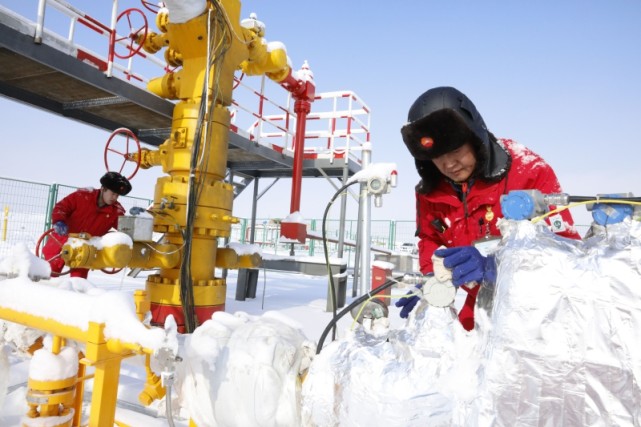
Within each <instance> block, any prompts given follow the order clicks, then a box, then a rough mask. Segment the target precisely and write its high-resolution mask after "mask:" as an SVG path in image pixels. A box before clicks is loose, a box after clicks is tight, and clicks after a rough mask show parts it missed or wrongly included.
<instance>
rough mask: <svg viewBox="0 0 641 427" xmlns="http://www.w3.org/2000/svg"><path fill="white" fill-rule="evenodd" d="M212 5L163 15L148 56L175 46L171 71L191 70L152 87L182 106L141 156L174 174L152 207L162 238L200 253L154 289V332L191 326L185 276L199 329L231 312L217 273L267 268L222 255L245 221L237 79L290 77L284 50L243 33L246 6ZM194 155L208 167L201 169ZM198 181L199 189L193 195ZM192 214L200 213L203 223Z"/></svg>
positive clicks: (226, 0)
mask: <svg viewBox="0 0 641 427" xmlns="http://www.w3.org/2000/svg"><path fill="white" fill-rule="evenodd" d="M207 4H208V8H207V9H206V10H205V12H204V13H203V14H201V15H199V16H197V17H194V18H193V19H191V20H189V21H187V22H185V23H172V22H171V20H170V19H168V18H166V17H165V16H160V15H161V14H163V13H164V12H162V11H161V13H159V16H158V18H157V25H158V28H159V30H160V31H161V34H155V33H152V34H151V35H150V36H149V37H148V38H147V40H145V42H144V44H143V48H144V49H145V50H146V51H148V52H156V51H158V49H159V48H162V47H165V48H166V51H165V58H166V59H167V62H168V64H170V65H173V66H175V65H180V66H182V67H181V68H180V69H179V70H178V71H176V72H172V73H167V74H165V75H164V76H162V77H158V78H156V79H153V80H151V81H150V82H149V84H148V89H149V90H150V91H151V92H153V93H155V94H157V95H158V96H161V97H164V98H168V99H174V100H178V103H177V104H176V106H175V107H174V113H173V120H172V127H171V133H170V136H169V138H168V139H167V140H166V141H165V142H164V143H163V144H162V145H161V146H160V147H159V149H158V150H157V151H149V150H142V152H141V154H140V160H141V166H142V167H151V166H162V168H163V171H164V172H165V173H166V174H167V176H163V177H161V178H159V179H158V181H157V183H156V189H155V193H154V204H153V207H152V208H151V209H150V211H151V212H152V213H153V214H154V231H156V232H158V233H164V234H165V239H166V241H167V242H168V243H169V244H172V245H174V246H177V247H180V248H183V247H184V244H185V241H184V239H185V237H187V238H188V239H189V241H188V244H190V245H191V259H190V261H189V266H183V265H182V263H181V265H175V266H163V267H161V268H160V271H159V273H158V274H156V275H151V276H149V278H148V280H147V284H146V287H147V290H148V293H149V296H150V300H151V311H152V324H156V325H158V324H163V323H164V321H165V318H166V317H167V316H168V315H173V316H174V318H175V319H176V321H177V323H178V327H179V331H181V332H184V331H185V324H186V323H187V322H185V317H184V313H183V299H181V291H180V289H181V281H182V280H183V277H184V276H183V275H182V274H181V272H182V270H181V269H183V268H186V267H188V269H189V279H188V280H190V281H191V283H190V284H185V286H187V285H188V286H190V289H191V290H192V292H191V293H192V294H193V303H194V314H195V317H196V319H195V323H196V326H197V325H198V324H200V323H202V322H204V321H206V320H207V319H209V318H210V317H211V315H212V314H213V312H215V311H218V310H224V307H225V295H226V283H225V279H223V278H219V277H216V276H215V267H224V268H239V267H257V266H258V265H259V264H260V262H261V260H260V257H259V256H253V257H247V256H244V257H233V256H230V255H221V256H218V252H219V251H220V250H221V249H219V248H218V239H219V238H226V237H229V236H230V233H231V225H232V224H234V223H237V222H238V218H236V217H234V216H233V215H232V204H233V187H232V185H231V184H229V183H226V182H224V177H225V175H226V167H227V147H228V133H229V125H230V113H229V109H228V107H229V106H230V105H231V101H232V90H233V83H234V81H233V80H234V72H235V70H237V69H239V68H243V69H246V70H247V71H250V72H251V74H258V73H260V72H267V71H269V72H275V73H276V72H278V71H280V72H282V70H283V68H284V69H286V70H287V71H289V68H288V65H287V56H286V54H285V52H284V50H282V49H279V50H278V51H277V52H274V53H272V54H270V53H268V52H266V49H265V46H264V43H263V40H262V32H259V31H257V30H255V29H249V28H244V27H243V26H241V25H240V2H239V1H238V0H223V1H220V2H216V3H213V2H208V3H207ZM221 8H222V9H224V10H221ZM208 29H209V31H212V32H214V35H213V36H212V34H208ZM208 61H209V62H208ZM241 64H244V65H242V67H241ZM203 103H204V104H206V105H203ZM198 135H200V138H201V139H200V140H196V137H197V136H198ZM197 146H199V147H200V148H199V149H198V150H196V149H195V148H196V147H197ZM194 156H196V158H197V159H199V160H200V161H198V162H195V160H196V159H195V158H194ZM195 163H197V166H196V168H195V169H194V167H193V166H194V164H195ZM193 178H195V183H196V185H195V186H194V188H192V189H190V179H193ZM190 191H197V192H198V196H197V197H196V198H195V199H196V202H195V206H189V205H190V204H191V203H190V201H189V196H190ZM188 209H195V213H194V214H193V219H190V217H189V212H188ZM225 253H226V252H225ZM187 332H190V331H187Z"/></svg>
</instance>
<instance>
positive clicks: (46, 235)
mask: <svg viewBox="0 0 641 427" xmlns="http://www.w3.org/2000/svg"><path fill="white" fill-rule="evenodd" d="M53 231H54V230H53V228H50V229H49V230H47V231H45V232H44V233H42V236H40V238H39V239H38V243H36V256H37V257H38V258H42V259H44V260H45V261H47V262H49V261H53V260H55V259H57V258H60V257H61V255H62V254H57V255H54V256H52V257H50V258H48V259H47V258H45V256H44V254H40V245H42V244H43V243H45V241H46V240H47V239H54V240H55V241H56V242H58V244H59V245H60V247H62V245H63V242H61V241H60V240H59V239H58V238H56V236H54V235H52V234H51V233H53ZM43 247H44V245H43ZM70 271H71V269H70V268H67V269H66V270H65V269H64V268H63V270H62V271H61V272H60V273H57V272H55V271H52V272H51V277H58V276H64V275H65V274H69V272H70Z"/></svg>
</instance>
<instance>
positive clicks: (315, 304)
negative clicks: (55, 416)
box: [0, 269, 407, 427]
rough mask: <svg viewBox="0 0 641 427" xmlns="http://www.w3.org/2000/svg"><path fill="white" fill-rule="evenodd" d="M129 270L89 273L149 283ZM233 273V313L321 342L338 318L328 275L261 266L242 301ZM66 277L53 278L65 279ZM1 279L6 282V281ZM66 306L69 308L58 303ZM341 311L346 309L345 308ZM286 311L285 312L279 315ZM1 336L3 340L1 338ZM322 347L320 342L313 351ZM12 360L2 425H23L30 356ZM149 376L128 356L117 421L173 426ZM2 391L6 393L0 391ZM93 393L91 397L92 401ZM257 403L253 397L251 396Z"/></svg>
mask: <svg viewBox="0 0 641 427" xmlns="http://www.w3.org/2000/svg"><path fill="white" fill-rule="evenodd" d="M127 272H128V271H127V270H126V269H125V270H123V271H122V272H121V273H118V274H115V275H109V274H105V273H103V272H101V271H93V272H91V273H90V275H89V278H88V280H89V282H90V283H91V284H93V285H94V286H95V287H97V288H99V289H101V290H106V291H120V292H125V293H128V294H133V292H134V291H135V290H138V289H144V288H145V277H146V274H145V273H144V272H143V273H142V274H140V275H139V277H137V278H132V277H129V276H127V275H126V273H127ZM228 274H229V275H228V278H227V286H228V288H227V299H226V311H227V312H228V313H236V315H238V316H240V314H239V313H246V314H247V315H249V316H263V315H264V314H266V313H268V314H267V316H268V317H269V316H275V317H277V318H280V320H283V321H284V322H290V323H291V324H292V325H293V326H295V327H296V328H297V329H300V330H301V331H302V333H303V335H304V336H305V338H307V339H308V340H309V341H310V342H311V343H313V345H314V346H315V345H316V344H317V343H318V341H319V338H320V337H321V335H322V333H323V331H324V330H325V328H326V327H327V325H328V323H329V322H330V321H331V319H332V313H331V311H330V312H328V311H327V307H328V305H327V299H326V298H327V290H328V280H327V278H326V277H322V276H310V275H304V274H298V273H288V272H281V271H274V270H260V275H259V278H258V285H257V292H256V298H248V299H246V300H244V301H236V300H235V295H236V279H237V271H235V270H230V271H229V272H228ZM64 280H68V279H65V276H61V277H60V278H58V279H52V281H64ZM0 283H1V282H0ZM347 288H348V289H347V303H346V304H349V303H350V302H351V301H352V300H353V298H351V294H352V278H351V277H350V278H349V281H348V286H347ZM406 292H407V290H405V289H399V290H394V291H393V293H395V294H396V293H399V294H405V293H406ZM57 309H59V310H61V311H65V310H68V309H69V307H58V308H57ZM339 311H340V309H339ZM390 312H391V316H390V318H391V323H392V324H393V325H396V326H400V325H402V324H403V323H404V321H403V319H401V318H400V317H399V316H398V312H399V309H398V308H396V307H395V306H394V305H393V304H391V306H390ZM279 316H280V317H279ZM355 326H356V324H355V322H354V320H353V318H352V317H351V316H350V315H346V316H344V317H343V318H342V319H341V320H340V321H339V323H338V328H337V333H338V335H337V338H338V339H340V337H342V336H344V335H345V334H346V333H348V332H349V331H350V330H352V329H354V328H355ZM0 341H1V340H0ZM331 341H332V336H331V334H329V335H328V337H327V338H326V339H325V343H324V344H325V345H328V344H329V343H330V342H331ZM315 349H316V348H315V347H314V348H313V350H315ZM5 355H6V356H7V362H8V364H9V365H10V366H9V369H8V376H4V377H3V376H2V372H3V371H2V369H1V368H2V359H0V390H2V389H3V387H5V385H4V384H6V387H7V391H8V393H7V395H6V396H5V398H4V404H2V399H1V397H0V405H1V406H0V407H1V410H0V426H18V425H20V420H21V419H22V417H23V416H24V414H25V413H26V412H27V405H26V400H25V393H26V390H27V387H26V381H27V378H28V372H29V371H28V370H29V359H25V358H22V357H17V356H15V355H13V354H11V352H10V351H9V348H8V347H7V348H6V349H5ZM144 381H145V370H144V366H143V357H142V356H138V357H134V358H129V359H125V360H124V361H123V366H122V370H121V377H120V388H119V393H118V395H119V397H118V399H119V400H118V402H119V404H118V409H117V412H116V420H117V421H118V422H121V423H124V425H130V426H156V425H157V426H164V425H167V419H166V418H165V409H164V404H159V403H158V402H155V403H154V404H152V405H151V407H148V408H145V407H143V406H142V405H141V404H140V403H139V402H138V394H139V393H140V391H142V388H143V386H144ZM91 384H92V383H91V381H89V382H88V383H87V386H86V388H85V390H88V391H89V392H90V391H91ZM0 396H2V393H1V392H0ZM89 398H90V397H89V396H86V397H85V400H87V401H88V400H89ZM241 399H242V398H241ZM244 399H245V401H249V400H248V398H244ZM251 401H252V402H253V398H252V399H251ZM174 417H175V418H174V422H175V425H176V426H185V427H186V426H188V424H189V414H186V413H184V412H183V413H181V412H180V411H179V410H178V411H175V412H174Z"/></svg>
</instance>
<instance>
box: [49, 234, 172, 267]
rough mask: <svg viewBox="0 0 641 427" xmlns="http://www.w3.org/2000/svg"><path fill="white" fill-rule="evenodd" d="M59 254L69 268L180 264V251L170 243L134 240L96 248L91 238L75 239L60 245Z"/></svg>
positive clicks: (169, 265)
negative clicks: (131, 243)
mask: <svg viewBox="0 0 641 427" xmlns="http://www.w3.org/2000/svg"><path fill="white" fill-rule="evenodd" d="M61 254H62V255H61V257H62V259H64V261H65V264H66V265H68V266H69V267H71V268H91V269H95V270H96V269H101V268H124V267H131V268H148V269H150V268H159V267H160V268H173V267H176V266H178V265H179V264H180V251H179V250H178V247H177V246H175V245H171V244H162V243H155V242H135V243H134V244H133V247H130V246H129V245H126V244H117V245H113V246H107V247H104V248H102V249H98V248H96V247H95V246H94V245H93V244H91V242H90V241H84V242H83V241H82V240H81V239H74V240H73V242H68V243H66V244H65V245H63V247H62V251H61Z"/></svg>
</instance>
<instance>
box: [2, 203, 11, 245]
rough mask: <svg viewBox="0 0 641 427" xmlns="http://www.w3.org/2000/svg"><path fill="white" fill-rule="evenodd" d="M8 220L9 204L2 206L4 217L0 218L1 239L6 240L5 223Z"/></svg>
mask: <svg viewBox="0 0 641 427" xmlns="http://www.w3.org/2000/svg"><path fill="white" fill-rule="evenodd" d="M8 222H9V206H5V207H4V218H2V241H3V242H6V241H7V224H8Z"/></svg>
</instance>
